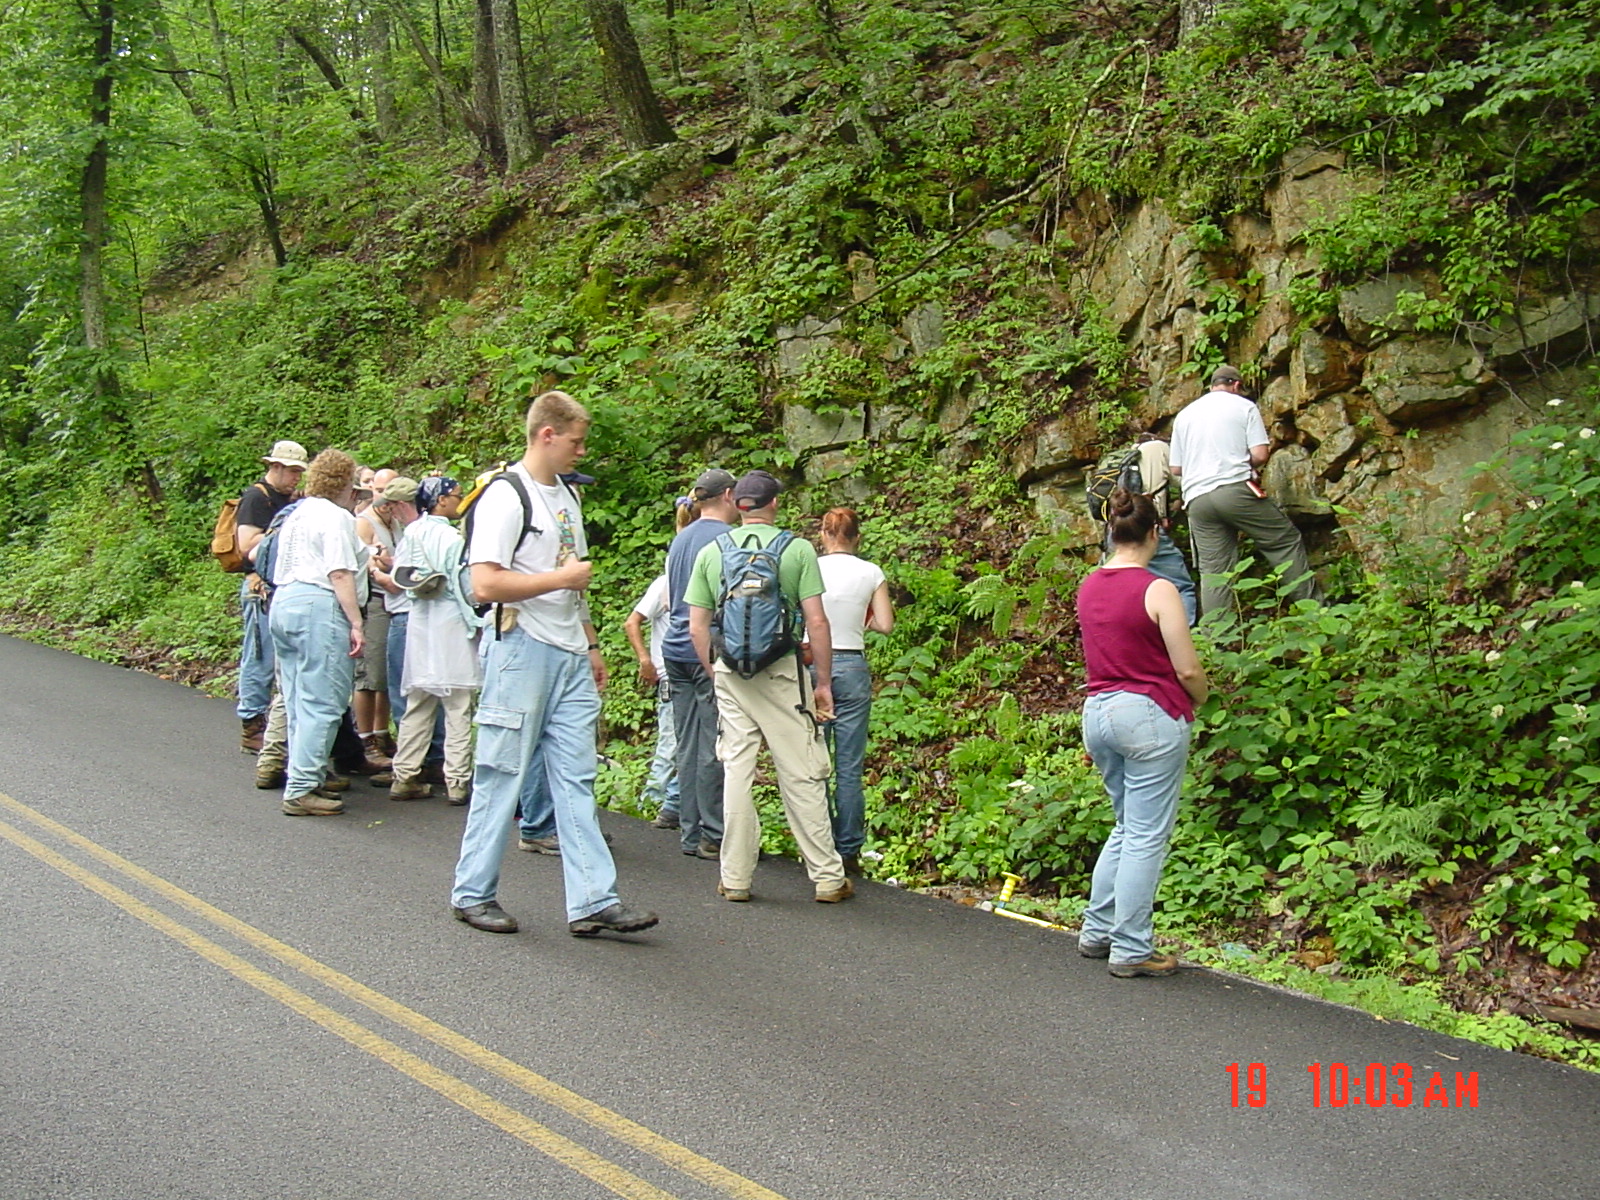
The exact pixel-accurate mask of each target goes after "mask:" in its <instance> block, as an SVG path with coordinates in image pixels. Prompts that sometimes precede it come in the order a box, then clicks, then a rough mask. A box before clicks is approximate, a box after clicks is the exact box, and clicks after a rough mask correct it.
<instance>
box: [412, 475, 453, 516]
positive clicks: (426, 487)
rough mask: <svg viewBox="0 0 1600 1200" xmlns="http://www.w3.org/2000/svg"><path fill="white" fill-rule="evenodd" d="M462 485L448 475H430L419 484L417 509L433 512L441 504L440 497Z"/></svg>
mask: <svg viewBox="0 0 1600 1200" xmlns="http://www.w3.org/2000/svg"><path fill="white" fill-rule="evenodd" d="M460 487H461V485H460V484H459V483H457V482H456V481H455V480H454V479H451V478H450V476H448V475H429V476H428V477H427V478H426V479H424V480H423V481H422V482H421V483H419V484H417V511H418V512H424V513H431V512H432V511H433V510H434V509H435V508H437V507H438V505H439V499H440V497H442V496H444V495H446V494H447V493H449V492H453V491H456V490H458V489H459V488H460Z"/></svg>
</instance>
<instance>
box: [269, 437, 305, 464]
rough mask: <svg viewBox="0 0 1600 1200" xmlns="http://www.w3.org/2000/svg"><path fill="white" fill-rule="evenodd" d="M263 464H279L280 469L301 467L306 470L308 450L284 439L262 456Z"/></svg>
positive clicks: (274, 443)
mask: <svg viewBox="0 0 1600 1200" xmlns="http://www.w3.org/2000/svg"><path fill="white" fill-rule="evenodd" d="M261 461H262V462H269V463H277V464H278V465H279V466H280V467H299V468H300V469H301V470H302V471H304V470H305V469H306V448H305V447H304V446H302V445H301V444H300V443H299V442H291V441H290V440H289V439H288V438H284V439H283V440H282V441H281V442H273V443H272V449H271V450H268V451H267V452H266V453H265V454H264V455H262V456H261Z"/></svg>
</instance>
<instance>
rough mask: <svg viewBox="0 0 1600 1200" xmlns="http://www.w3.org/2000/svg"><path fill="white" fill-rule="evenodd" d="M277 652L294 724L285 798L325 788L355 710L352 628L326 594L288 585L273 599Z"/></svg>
mask: <svg viewBox="0 0 1600 1200" xmlns="http://www.w3.org/2000/svg"><path fill="white" fill-rule="evenodd" d="M269 620H270V624H271V627H272V646H273V650H274V651H275V652H276V653H277V656H278V680H279V682H280V684H281V685H282V687H283V702H284V710H285V713H286V715H287V717H288V721H289V766H288V772H289V780H288V784H287V785H286V786H285V787H284V789H283V794H284V796H285V797H286V798H291V797H295V796H304V795H305V794H306V793H308V792H310V791H311V790H312V789H314V788H317V787H320V786H321V784H322V781H323V779H324V778H325V773H326V771H327V766H328V753H329V751H331V750H332V749H333V739H334V735H335V734H336V733H338V731H339V722H341V721H342V720H344V710H345V708H346V707H348V705H349V704H350V689H351V688H352V687H353V686H354V684H355V674H356V660H355V659H353V658H351V657H350V622H349V621H348V620H347V619H346V618H345V615H344V610H343V609H341V608H340V607H339V601H338V599H337V598H336V597H335V596H334V594H333V593H332V592H331V591H329V590H328V589H327V588H321V587H317V586H316V585H315V584H312V583H289V584H285V585H284V586H283V587H281V588H279V589H278V590H277V592H276V593H275V594H274V595H273V597H272V611H271V617H270V619H269Z"/></svg>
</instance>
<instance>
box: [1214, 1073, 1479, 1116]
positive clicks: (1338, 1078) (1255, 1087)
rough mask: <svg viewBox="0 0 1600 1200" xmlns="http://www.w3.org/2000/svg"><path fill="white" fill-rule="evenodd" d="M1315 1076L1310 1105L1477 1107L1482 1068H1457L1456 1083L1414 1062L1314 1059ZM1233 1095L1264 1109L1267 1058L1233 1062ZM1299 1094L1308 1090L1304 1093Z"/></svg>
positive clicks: (1234, 1100) (1237, 1104)
mask: <svg viewBox="0 0 1600 1200" xmlns="http://www.w3.org/2000/svg"><path fill="white" fill-rule="evenodd" d="M1306 1071H1307V1073H1308V1074H1309V1075H1310V1077H1311V1090H1310V1099H1311V1107H1312V1108H1322V1107H1324V1106H1326V1107H1328V1108H1346V1107H1358V1108H1359V1107H1363V1106H1365V1107H1367V1108H1385V1107H1389V1108H1410V1107H1412V1106H1413V1105H1415V1106H1417V1107H1419V1108H1477V1107H1478V1073H1477V1072H1476V1071H1457V1072H1456V1073H1455V1084H1454V1087H1453V1088H1452V1087H1451V1086H1450V1084H1448V1083H1447V1082H1446V1081H1445V1077H1444V1072H1442V1071H1434V1072H1433V1073H1432V1074H1431V1075H1427V1076H1426V1077H1424V1074H1423V1073H1421V1072H1417V1071H1414V1070H1413V1069H1412V1066H1411V1064H1410V1063H1367V1064H1366V1065H1365V1066H1364V1067H1363V1066H1350V1065H1349V1064H1347V1063H1342V1062H1333V1063H1319V1062H1318V1063H1312V1064H1310V1065H1309V1066H1308V1067H1306ZM1228 1079H1229V1093H1230V1094H1229V1098H1230V1102H1231V1104H1232V1106H1233V1107H1234V1108H1238V1107H1240V1105H1241V1104H1243V1105H1244V1106H1245V1107H1248V1108H1265V1107H1266V1104H1267V1067H1266V1064H1265V1063H1258V1062H1257V1063H1244V1064H1241V1063H1229V1064H1228ZM1300 1095H1302V1096H1303V1095H1305V1093H1304V1092H1300Z"/></svg>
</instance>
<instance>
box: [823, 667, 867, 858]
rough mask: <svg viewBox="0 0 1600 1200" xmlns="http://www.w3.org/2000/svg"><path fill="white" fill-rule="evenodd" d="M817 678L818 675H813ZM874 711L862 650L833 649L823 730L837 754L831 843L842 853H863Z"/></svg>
mask: <svg viewBox="0 0 1600 1200" xmlns="http://www.w3.org/2000/svg"><path fill="white" fill-rule="evenodd" d="M812 679H813V681H814V680H815V679H816V673H815V672H813V673H812ZM871 715H872V672H871V671H870V670H868V669H867V656H866V655H865V654H862V653H861V652H860V651H859V650H855V651H852V650H835V651H834V652H833V720H832V721H830V722H829V723H828V724H827V725H825V726H823V728H824V729H825V730H826V731H827V735H828V749H829V750H831V751H832V752H833V780H832V784H831V786H830V787H829V789H828V791H829V793H830V795H829V797H828V799H829V805H828V807H829V808H830V809H831V810H832V814H833V844H834V845H835V846H836V847H837V848H838V850H839V853H840V854H860V853H861V847H862V846H863V845H865V844H866V840H867V798H866V797H865V796H864V795H863V794H862V792H861V769H862V767H863V766H864V765H865V763H866V761H867V721H868V718H869V717H870V716H871Z"/></svg>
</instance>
